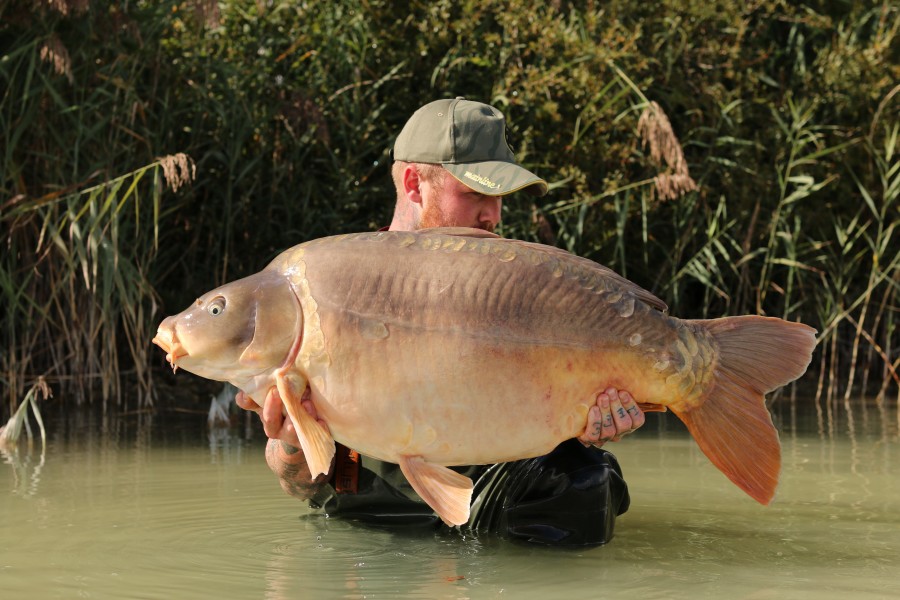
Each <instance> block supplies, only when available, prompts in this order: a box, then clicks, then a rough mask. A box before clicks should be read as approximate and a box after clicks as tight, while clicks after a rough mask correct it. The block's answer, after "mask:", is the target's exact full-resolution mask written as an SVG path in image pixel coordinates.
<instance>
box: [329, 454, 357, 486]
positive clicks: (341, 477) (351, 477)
mask: <svg viewBox="0 0 900 600" xmlns="http://www.w3.org/2000/svg"><path fill="white" fill-rule="evenodd" d="M333 484H334V491H336V492H337V493H338V494H355V493H357V492H358V491H359V452H357V451H356V450H351V449H350V448H348V447H347V446H344V445H343V444H335V453H334V482H333Z"/></svg>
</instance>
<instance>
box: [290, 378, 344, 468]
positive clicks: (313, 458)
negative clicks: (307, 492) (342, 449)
mask: <svg viewBox="0 0 900 600" xmlns="http://www.w3.org/2000/svg"><path fill="white" fill-rule="evenodd" d="M299 379H300V378H299V377H297V376H296V375H294V374H288V373H286V372H285V371H278V372H276V374H275V385H276V386H277V387H278V394H279V395H280V396H281V401H282V403H284V407H285V409H287V413H288V416H289V417H290V419H291V422H292V423H293V424H294V429H296V430H297V437H298V438H299V439H300V448H301V449H302V450H303V455H304V457H305V458H306V464H307V465H308V466H309V472H310V475H311V476H312V478H313V479H315V478H316V477H318V476H319V475H320V474H322V473H328V471H329V470H331V461H332V459H333V458H334V438H332V437H331V434H330V433H329V432H328V431H326V429H325V428H324V427H322V426H321V425H320V424H319V423H318V422H316V420H315V419H314V418H313V417H312V415H310V414H309V413H308V412H306V409H305V408H303V405H302V404H301V402H300V401H301V399H302V398H303V392H304V391H305V390H306V382H305V381H298V380H299Z"/></svg>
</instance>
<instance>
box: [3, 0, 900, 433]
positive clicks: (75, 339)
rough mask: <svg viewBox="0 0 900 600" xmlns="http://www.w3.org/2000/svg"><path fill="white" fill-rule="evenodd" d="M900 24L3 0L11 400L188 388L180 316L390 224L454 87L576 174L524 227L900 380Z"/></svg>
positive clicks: (695, 301)
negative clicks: (314, 243) (189, 306)
mask: <svg viewBox="0 0 900 600" xmlns="http://www.w3.org/2000/svg"><path fill="white" fill-rule="evenodd" d="M898 31H900V10H898V9H897V7H896V6H894V5H893V4H891V3H888V2H870V3H856V4H854V3H847V4H846V5H833V6H832V5H824V4H821V3H814V2H810V3H793V4H790V5H787V4H786V3H783V2H780V1H778V0H759V1H757V2H751V3H738V2H733V3H731V2H723V3H717V4H716V5H714V6H712V5H710V6H707V5H706V4H704V3H687V4H685V3H663V4H662V5H659V6H653V7H651V6H650V5H645V4H644V3H640V2H637V1H636V0H623V1H620V2H612V3H595V2H590V1H581V2H569V3H563V2H555V1H548V2H546V3H533V2H525V1H524V0H508V1H506V2H502V3H501V2H490V1H487V0H471V1H466V2H457V1H450V0H435V1H432V2H428V3H418V2H413V3H402V5H401V3H395V2H390V1H386V0H379V1H375V2H372V1H369V2H359V1H358V0H337V1H335V2H329V3H326V4H325V5H315V6H313V4H312V3H309V4H305V3H296V2H272V3H262V2H249V1H245V2H219V3H215V2H206V1H199V0H198V1H184V2H160V3H155V2H154V3H151V2H136V3H102V4H101V3H95V2H88V1H87V0H60V1H58V2H49V3H31V2H20V1H13V2H9V3H4V4H2V5H0V81H2V84H0V89H5V91H0V130H2V132H3V141H2V147H0V161H2V167H3V168H2V170H0V238H2V241H3V252H2V255H0V296H2V299H0V302H2V303H3V305H4V306H5V307H6V310H5V311H4V313H3V315H2V317H0V318H2V322H0V347H2V350H0V382H2V385H3V386H4V390H3V395H4V399H5V402H4V403H0V404H2V405H3V409H2V410H0V413H2V414H0V416H6V415H7V413H8V415H12V414H13V413H14V411H15V410H16V409H17V407H19V406H20V404H21V402H22V400H23V398H24V397H25V396H26V390H28V389H30V387H31V386H32V385H33V383H34V382H36V381H38V379H39V378H40V377H43V378H44V379H43V381H46V382H47V384H49V385H50V386H52V387H53V388H54V389H55V390H57V391H58V393H57V394H56V395H55V398H56V400H57V401H59V400H60V399H74V400H76V401H78V402H81V401H93V400H96V401H99V402H103V403H104V406H106V404H116V405H118V406H121V407H131V408H140V409H146V408H149V407H153V406H154V405H155V404H158V403H159V402H160V401H163V400H164V399H162V398H159V396H158V394H157V393H156V389H157V386H156V385H155V380H154V378H156V380H157V381H158V380H159V378H160V377H168V375H167V374H165V371H163V370H161V369H163V368H164V364H163V361H162V360H161V357H160V356H158V354H159V353H158V352H155V351H154V350H152V349H151V347H150V344H149V340H150V338H151V337H152V332H153V330H154V328H155V326H156V323H157V322H158V321H159V319H160V318H161V316H162V315H163V314H169V313H171V312H173V311H175V310H178V309H180V308H181V307H182V306H183V305H185V304H186V303H187V302H189V301H190V300H192V299H193V297H194V296H196V295H197V294H198V293H199V292H201V291H205V290H207V289H209V288H211V287H213V286H214V285H217V284H220V283H222V282H224V281H226V280H229V279H233V278H236V277H239V276H242V275H245V274H248V273H250V272H253V271H255V270H258V269H259V268H260V267H261V266H262V265H263V264H265V262H267V260H268V259H269V258H271V257H272V256H273V255H274V254H276V253H277V252H279V251H280V250H282V249H284V248H286V247H288V246H290V245H293V244H295V243H299V242H302V241H304V240H307V239H311V238H315V237H320V236H323V235H328V234H333V233H339V232H345V231H359V230H367V229H372V228H375V227H377V226H380V225H383V224H385V223H386V222H388V220H389V215H390V211H391V209H392V206H393V189H392V184H391V180H390V175H389V164H390V156H389V150H390V147H391V144H392V141H393V137H394V136H395V135H396V133H397V132H398V131H399V129H400V127H401V126H402V124H403V122H404V121H405V120H406V118H408V116H409V114H410V113H411V111H412V110H414V109H415V108H416V107H417V106H419V105H421V104H424V103H425V102H428V101H430V100H432V99H434V98H438V97H446V96H456V95H466V96H467V97H469V98H473V99H479V100H483V101H487V102H491V103H493V104H495V105H497V106H499V107H500V108H501V109H503V110H504V112H505V113H506V115H507V118H508V122H509V129H510V138H511V142H512V144H513V146H514V147H515V148H516V150H517V152H518V155H519V158H520V159H521V160H522V161H523V162H524V163H525V164H526V165H528V166H529V167H531V168H533V169H534V170H535V171H537V172H539V173H541V174H542V175H544V176H545V177H546V178H547V179H548V181H550V182H551V188H552V192H551V194H549V195H548V196H547V197H546V198H542V199H536V200H535V199H531V198H517V199H512V200H510V201H508V202H506V203H505V205H504V226H503V228H502V232H503V233H504V234H505V235H508V236H511V237H518V238H523V239H532V240H539V241H542V242H545V243H551V244H555V245H559V246H561V247H564V248H567V249H569V250H571V251H573V252H576V253H578V254H581V255H584V256H588V257H590V258H592V259H595V260H597V261H599V262H602V263H605V264H608V265H610V266H611V267H613V268H615V269H617V270H618V271H620V272H621V273H623V274H624V275H626V276H627V277H629V278H630V279H632V280H633V281H635V282H637V283H639V284H640V285H642V286H644V287H646V288H648V289H650V290H652V291H653V292H655V293H656V294H657V295H659V296H660V297H662V298H663V299H664V300H665V301H666V302H668V303H669V305H670V306H671V307H672V312H673V313H675V314H677V315H678V316H681V317H688V318H690V317H694V318H706V317H713V316H721V315H726V314H742V313H755V314H767V315H774V316H779V317H782V318H786V319H792V320H801V321H803V322H806V323H808V324H810V325H812V326H814V327H816V328H817V329H818V330H819V332H820V338H819V339H820V344H819V349H818V350H817V353H816V356H815V358H814V365H813V368H812V374H811V375H809V376H808V377H807V378H805V385H806V386H807V389H805V390H803V392H804V393H808V394H810V395H812V396H813V397H815V398H816V400H817V402H819V403H821V404H822V406H823V407H825V406H827V407H828V408H829V410H833V409H836V408H837V406H838V405H839V404H840V403H841V402H843V403H844V405H845V407H846V405H847V404H848V403H850V402H853V401H854V399H855V398H857V397H859V396H869V397H872V396H874V397H875V398H877V399H878V401H879V402H884V401H885V400H886V399H887V398H889V397H895V396H896V397H897V401H898V402H900V391H898V390H900V385H898V382H900V378H898V375H897V374H898V371H900V348H898V345H900V344H898V342H897V339H898V335H897V326H898V314H897V313H898V306H900V243H898V235H900V234H898V232H897V223H898V222H900V201H898V193H900V192H898V190H900V159H898V148H897V142H898V137H900V119H898V115H900V86H897V84H896V82H897V81H900V66H898V63H900V60H898V59H900V56H898V50H897V48H898V47H900V46H898V43H897V36H898ZM160 157H163V158H160ZM188 157H190V158H188ZM795 393H796V391H795ZM205 399H206V397H205V396H204V398H203V400H204V401H205Z"/></svg>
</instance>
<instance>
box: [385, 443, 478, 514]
mask: <svg viewBox="0 0 900 600" xmlns="http://www.w3.org/2000/svg"><path fill="white" fill-rule="evenodd" d="M400 470H401V471H403V474H404V475H405V476H406V479H407V480H409V483H410V485H412V487H413V489H414V490H416V493H417V494H419V496H421V497H422V500H424V501H425V503H426V504H428V506H430V507H431V508H433V509H434V512H436V513H437V514H438V516H439V517H440V518H441V519H442V520H443V521H444V523H446V524H448V525H451V526H452V525H463V524H464V523H465V522H466V521H468V520H469V503H470V502H471V501H472V480H471V479H469V478H468V477H466V476H465V475H460V474H459V473H457V472H456V471H453V470H451V469H448V468H447V467H443V466H441V465H436V464H433V463H430V462H427V461H426V460H425V459H424V458H422V457H421V456H402V457H400Z"/></svg>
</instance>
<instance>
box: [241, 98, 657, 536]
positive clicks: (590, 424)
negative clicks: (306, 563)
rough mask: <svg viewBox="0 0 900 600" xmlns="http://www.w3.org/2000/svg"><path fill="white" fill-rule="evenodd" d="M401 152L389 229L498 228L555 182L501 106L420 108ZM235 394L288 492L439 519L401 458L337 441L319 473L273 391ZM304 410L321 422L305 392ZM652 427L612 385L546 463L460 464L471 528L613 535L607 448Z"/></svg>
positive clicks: (618, 488) (612, 464) (459, 101)
mask: <svg viewBox="0 0 900 600" xmlns="http://www.w3.org/2000/svg"><path fill="white" fill-rule="evenodd" d="M393 157H394V161H395V162H394V164H393V167H392V176H393V179H394V184H395V187H396V189H397V203H396V207H395V211H394V216H393V219H392V221H391V225H390V227H388V228H385V229H386V230H390V231H417V230H421V229H428V228H434V227H473V228H478V229H482V230H485V231H487V232H492V231H493V230H494V229H495V227H496V226H497V224H498V223H499V221H500V213H501V205H502V198H503V196H506V195H508V194H511V193H513V192H516V191H520V190H522V191H526V192H528V193H531V194H534V195H544V194H546V193H547V184H546V182H544V181H543V180H541V179H540V178H539V177H537V176H536V175H534V174H533V173H531V172H529V171H527V170H526V169H524V168H522V167H521V166H519V165H518V164H517V163H516V161H515V158H514V156H513V153H512V151H511V150H510V148H509V146H508V144H507V141H506V125H505V120H504V117H503V115H502V113H501V112H500V111H499V110H497V109H496V108H494V107H492V106H488V105H486V104H482V103H479V102H472V101H469V100H465V99H463V98H455V99H447V100H438V101H435V102H432V103H430V104H427V105H425V106H423V107H422V108H420V109H419V110H418V111H416V112H415V114H413V116H412V117H411V118H410V120H409V121H408V122H407V124H406V125H405V126H404V128H403V130H402V131H401V132H400V135H399V137H398V138H397V141H396V144H395V146H394V150H393ZM236 401H237V404H238V405H239V406H240V407H241V408H244V409H246V410H253V411H255V412H257V413H258V414H259V415H260V418H261V420H262V423H263V426H264V429H265V432H266V435H267V436H268V437H269V438H270V439H269V442H268V445H267V448H266V461H267V463H268V464H269V466H270V468H271V469H272V470H273V471H274V472H275V473H276V474H277V475H278V476H279V478H280V480H281V486H282V488H283V489H284V490H285V491H286V492H287V493H288V494H290V495H292V496H294V497H297V498H300V499H304V500H309V501H310V503H311V505H313V506H315V507H320V508H323V509H324V510H325V512H326V513H328V514H330V515H340V516H345V517H349V518H358V519H361V520H365V521H368V522H372V523H385V524H387V523H408V522H414V521H415V520H420V521H435V522H437V518H436V517H434V516H433V511H432V509H431V508H430V507H429V506H428V505H427V504H425V503H423V502H422V501H421V500H420V499H419V498H418V496H417V495H416V494H415V492H414V491H413V490H412V488H411V487H410V485H409V483H407V481H406V479H405V478H404V477H403V475H402V474H401V472H400V468H399V467H398V466H397V465H396V464H392V463H387V462H382V461H378V460H375V459H371V458H369V457H366V456H360V455H359V454H358V453H356V452H354V451H352V450H349V449H347V448H346V447H344V446H340V445H338V449H337V453H336V455H335V460H334V464H333V466H332V468H331V470H330V471H329V472H328V473H327V474H324V475H321V476H319V477H318V478H316V479H315V480H313V479H312V478H311V476H310V471H309V468H308V466H307V462H306V460H305V457H304V455H303V451H302V450H300V442H299V440H298V436H297V431H296V430H295V428H294V425H293V423H292V421H291V419H288V418H286V417H285V416H284V414H283V412H282V410H283V405H282V401H281V398H280V396H279V392H278V390H277V389H276V388H272V390H271V391H270V392H269V394H268V395H267V396H266V400H265V402H264V404H263V406H261V407H260V406H259V405H258V404H257V403H256V402H254V401H253V400H252V399H250V398H249V397H248V396H246V395H245V394H244V393H243V392H241V393H239V394H238V396H237V398H236ZM302 406H303V408H304V409H306V411H307V412H309V414H310V415H312V416H313V417H314V418H316V416H317V415H316V411H315V408H314V407H313V403H312V402H311V401H310V399H309V389H308V388H307V391H306V394H305V395H304V397H303V401H302ZM318 422H319V423H320V424H321V425H322V426H323V427H326V428H327V425H326V424H325V423H324V422H323V421H321V420H319V421H318ZM643 423H644V415H643V413H642V412H641V410H640V408H639V407H638V406H637V403H636V402H635V401H634V399H633V398H632V397H631V395H630V394H629V393H628V392H626V391H623V390H617V389H614V388H609V389H607V390H606V391H605V392H603V393H601V394H599V395H598V396H597V398H596V403H595V404H594V405H593V406H592V407H591V408H590V410H589V412H588V419H587V423H586V425H585V429H584V433H583V434H582V435H581V436H580V437H579V438H578V441H575V440H569V441H568V442H563V443H562V444H560V445H559V446H558V447H557V448H556V449H555V450H553V451H552V452H551V453H550V454H548V455H545V456H541V457H538V458H532V459H524V460H519V461H514V462H507V463H500V464H495V465H492V466H472V467H457V468H455V469H454V470H456V471H458V472H459V473H462V474H464V475H466V476H468V477H471V478H472V479H473V480H474V481H475V488H474V492H473V495H472V499H473V501H472V517H471V520H470V521H469V526H470V527H471V528H472V529H474V530H480V531H492V532H496V533H499V534H501V535H504V536H508V537H512V538H516V539H523V540H528V541H533V542H539V543H546V544H560V545H585V544H602V543H606V542H608V541H609V540H610V538H611V537H612V534H613V525H614V521H615V517H616V516H617V515H619V514H622V513H623V512H625V510H627V508H628V503H629V498H628V490H627V487H626V485H625V482H624V480H623V479H622V474H621V469H620V468H619V465H618V463H617V462H616V460H615V457H613V456H612V454H610V453H608V452H606V451H603V450H600V449H599V448H600V446H602V445H603V444H604V443H605V442H607V441H615V440H618V439H619V438H620V437H621V436H623V435H625V434H627V433H629V432H631V431H634V430H635V429H637V428H638V427H640V426H641V425H642V424H643Z"/></svg>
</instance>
